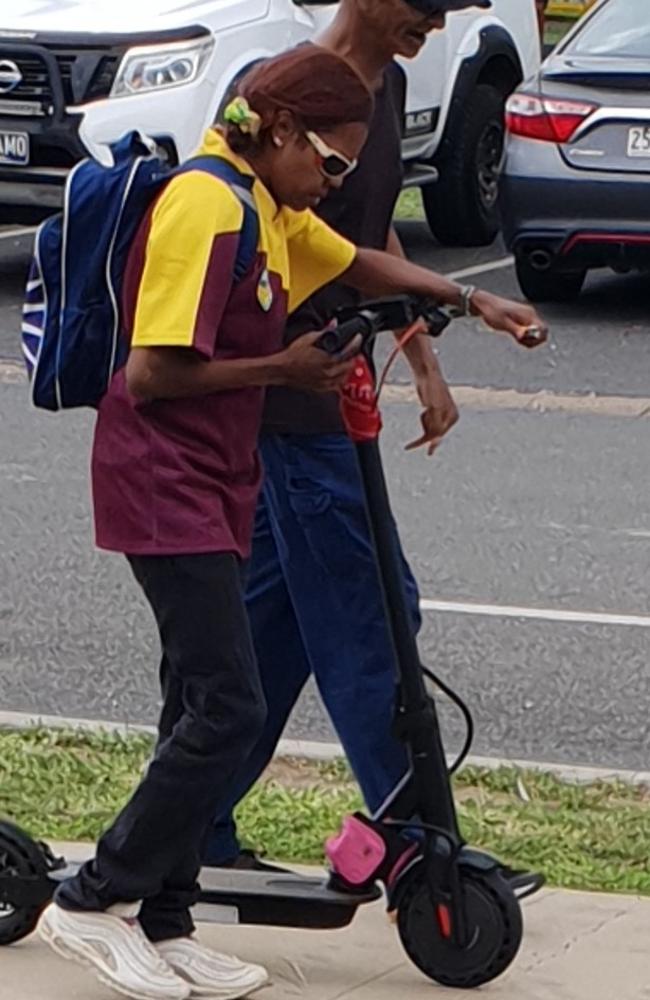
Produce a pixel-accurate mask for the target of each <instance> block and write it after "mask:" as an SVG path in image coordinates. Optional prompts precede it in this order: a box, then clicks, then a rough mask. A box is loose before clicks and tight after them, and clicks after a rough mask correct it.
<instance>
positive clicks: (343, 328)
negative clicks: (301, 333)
mask: <svg viewBox="0 0 650 1000" xmlns="http://www.w3.org/2000/svg"><path fill="white" fill-rule="evenodd" d="M371 333H372V323H371V322H370V320H369V319H368V318H367V317H366V316H355V317H354V318H353V319H348V320H346V321H345V323H340V324H339V325H338V326H335V327H332V329H331V330H325V332H324V333H323V334H322V335H321V336H320V337H319V339H318V340H317V341H316V345H317V347H320V348H321V350H323V351H326V352H327V353H328V354H338V353H339V352H340V351H342V350H344V348H345V347H347V345H348V344H349V343H350V341H351V340H353V339H354V338H355V337H356V336H357V335H358V334H361V336H362V337H364V338H365V337H368V336H369V335H370V334H371Z"/></svg>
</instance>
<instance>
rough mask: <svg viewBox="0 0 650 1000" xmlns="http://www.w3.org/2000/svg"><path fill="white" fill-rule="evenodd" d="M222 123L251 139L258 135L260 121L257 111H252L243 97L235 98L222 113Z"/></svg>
mask: <svg viewBox="0 0 650 1000" xmlns="http://www.w3.org/2000/svg"><path fill="white" fill-rule="evenodd" d="M223 118H224V121H226V122H228V124H229V125H235V126H236V128H238V129H239V131H240V132H243V133H244V134H245V135H250V136H252V137H253V139H255V138H256V136H257V135H258V134H259V131H260V128H261V125H262V119H261V118H260V116H259V115H258V113H257V111H253V109H252V108H251V106H250V104H249V103H248V101H247V100H246V98H245V97H235V98H233V100H232V101H231V102H230V104H228V105H227V106H226V108H225V110H224V113H223Z"/></svg>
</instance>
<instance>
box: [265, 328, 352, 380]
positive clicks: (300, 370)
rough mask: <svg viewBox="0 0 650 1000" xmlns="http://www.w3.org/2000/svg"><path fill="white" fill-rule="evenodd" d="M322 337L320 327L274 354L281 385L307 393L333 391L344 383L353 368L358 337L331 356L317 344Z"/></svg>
mask: <svg viewBox="0 0 650 1000" xmlns="http://www.w3.org/2000/svg"><path fill="white" fill-rule="evenodd" d="M321 336H322V330H319V331H316V332H314V333H305V334H303V335H302V336H301V337H297V338H296V340H294V341H293V342H292V343H291V344H289V346H288V347H287V348H285V350H284V351H282V352H281V354H279V355H278V356H277V359H278V365H279V371H280V382H281V384H282V385H289V386H292V388H294V389H307V390H309V391H310V392H335V391H336V390H337V389H339V388H340V387H341V386H342V385H343V383H344V382H345V380H346V379H347V377H348V375H349V374H350V372H351V371H352V367H353V365H354V357H355V355H356V354H358V352H359V348H360V347H361V337H355V338H354V340H352V341H350V343H349V344H348V346H347V347H346V348H345V350H344V351H341V353H340V354H338V355H335V356H334V355H331V354H327V353H326V351H323V350H321V348H320V347H316V341H317V340H318V339H319V338H320V337H321Z"/></svg>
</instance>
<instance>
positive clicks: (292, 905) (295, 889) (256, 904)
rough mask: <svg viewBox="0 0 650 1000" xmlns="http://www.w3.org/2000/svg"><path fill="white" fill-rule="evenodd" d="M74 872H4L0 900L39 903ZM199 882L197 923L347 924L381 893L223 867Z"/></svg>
mask: <svg viewBox="0 0 650 1000" xmlns="http://www.w3.org/2000/svg"><path fill="white" fill-rule="evenodd" d="M78 870H79V863H78V862H77V863H75V862H71V863H69V864H67V865H64V866H62V867H61V868H59V869H58V870H56V871H53V872H50V873H49V874H47V875H45V874H43V875H41V876H27V877H21V876H19V875H7V876H5V877H4V878H0V902H4V903H6V904H8V905H13V906H33V905H37V906H42V905H44V904H45V903H46V902H47V901H48V900H49V899H50V898H51V896H52V895H53V893H54V890H55V888H56V886H57V885H58V884H59V883H60V882H61V881H63V880H64V879H66V878H70V877H71V876H72V875H75V874H76V872H77V871H78ZM199 884H200V886H201V894H200V896H199V901H198V902H197V903H196V905H195V906H194V909H193V912H194V917H195V918H196V919H197V920H199V921H202V922H205V923H218V924H224V923H226V924H233V923H241V924H271V925H274V926H276V927H304V928H313V929H321V930H324V929H328V928H329V929H332V928H336V927H347V925H348V924H349V923H350V922H351V921H352V918H353V917H354V914H355V912H356V910H357V907H359V906H361V905H363V904H364V903H373V902H374V901H375V900H377V899H379V898H380V897H381V894H382V893H381V889H380V888H379V887H378V886H374V885H373V886H372V887H371V888H370V889H368V890H366V891H364V892H358V893H356V892H355V893H352V892H350V893H348V892H341V891H339V890H337V889H333V888H330V886H329V878H328V876H327V875H322V876H309V875H300V874H298V873H297V872H286V873H285V872H257V871H234V870H228V869H224V868H202V869H201V872H200V874H199Z"/></svg>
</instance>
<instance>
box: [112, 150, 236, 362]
mask: <svg viewBox="0 0 650 1000" xmlns="http://www.w3.org/2000/svg"><path fill="white" fill-rule="evenodd" d="M243 214H244V213H243V209H242V206H241V204H240V202H239V200H238V198H237V196H236V195H235V194H234V193H233V192H232V191H231V189H230V188H229V187H228V185H227V184H225V183H224V182H223V181H221V180H219V179H218V178H216V177H212V176H210V175H209V174H207V173H204V172H202V171H199V170H196V171H191V172H188V173H184V174H179V176H178V177H175V178H174V179H173V180H171V181H170V182H169V184H168V185H167V187H166V188H165V190H164V191H163V193H162V195H161V196H160V198H159V199H158V202H157V204H156V206H155V208H154V210H153V212H152V216H151V224H150V229H149V234H148V238H147V244H146V251H145V260H144V268H143V271H142V276H141V279H140V285H139V289H138V294H137V300H136V307H135V317H134V323H133V332H132V338H131V345H132V346H133V347H193V348H194V349H195V350H197V351H198V352H199V353H200V354H202V355H204V356H205V357H208V358H211V357H212V356H213V354H214V349H215V345H216V338H217V330H218V328H219V324H220V322H221V318H222V316H223V312H224V309H225V306H226V303H227V301H228V296H229V295H230V291H231V288H232V284H233V270H234V266H235V260H236V256H237V248H238V244H239V233H240V230H241V226H242V221H243Z"/></svg>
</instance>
